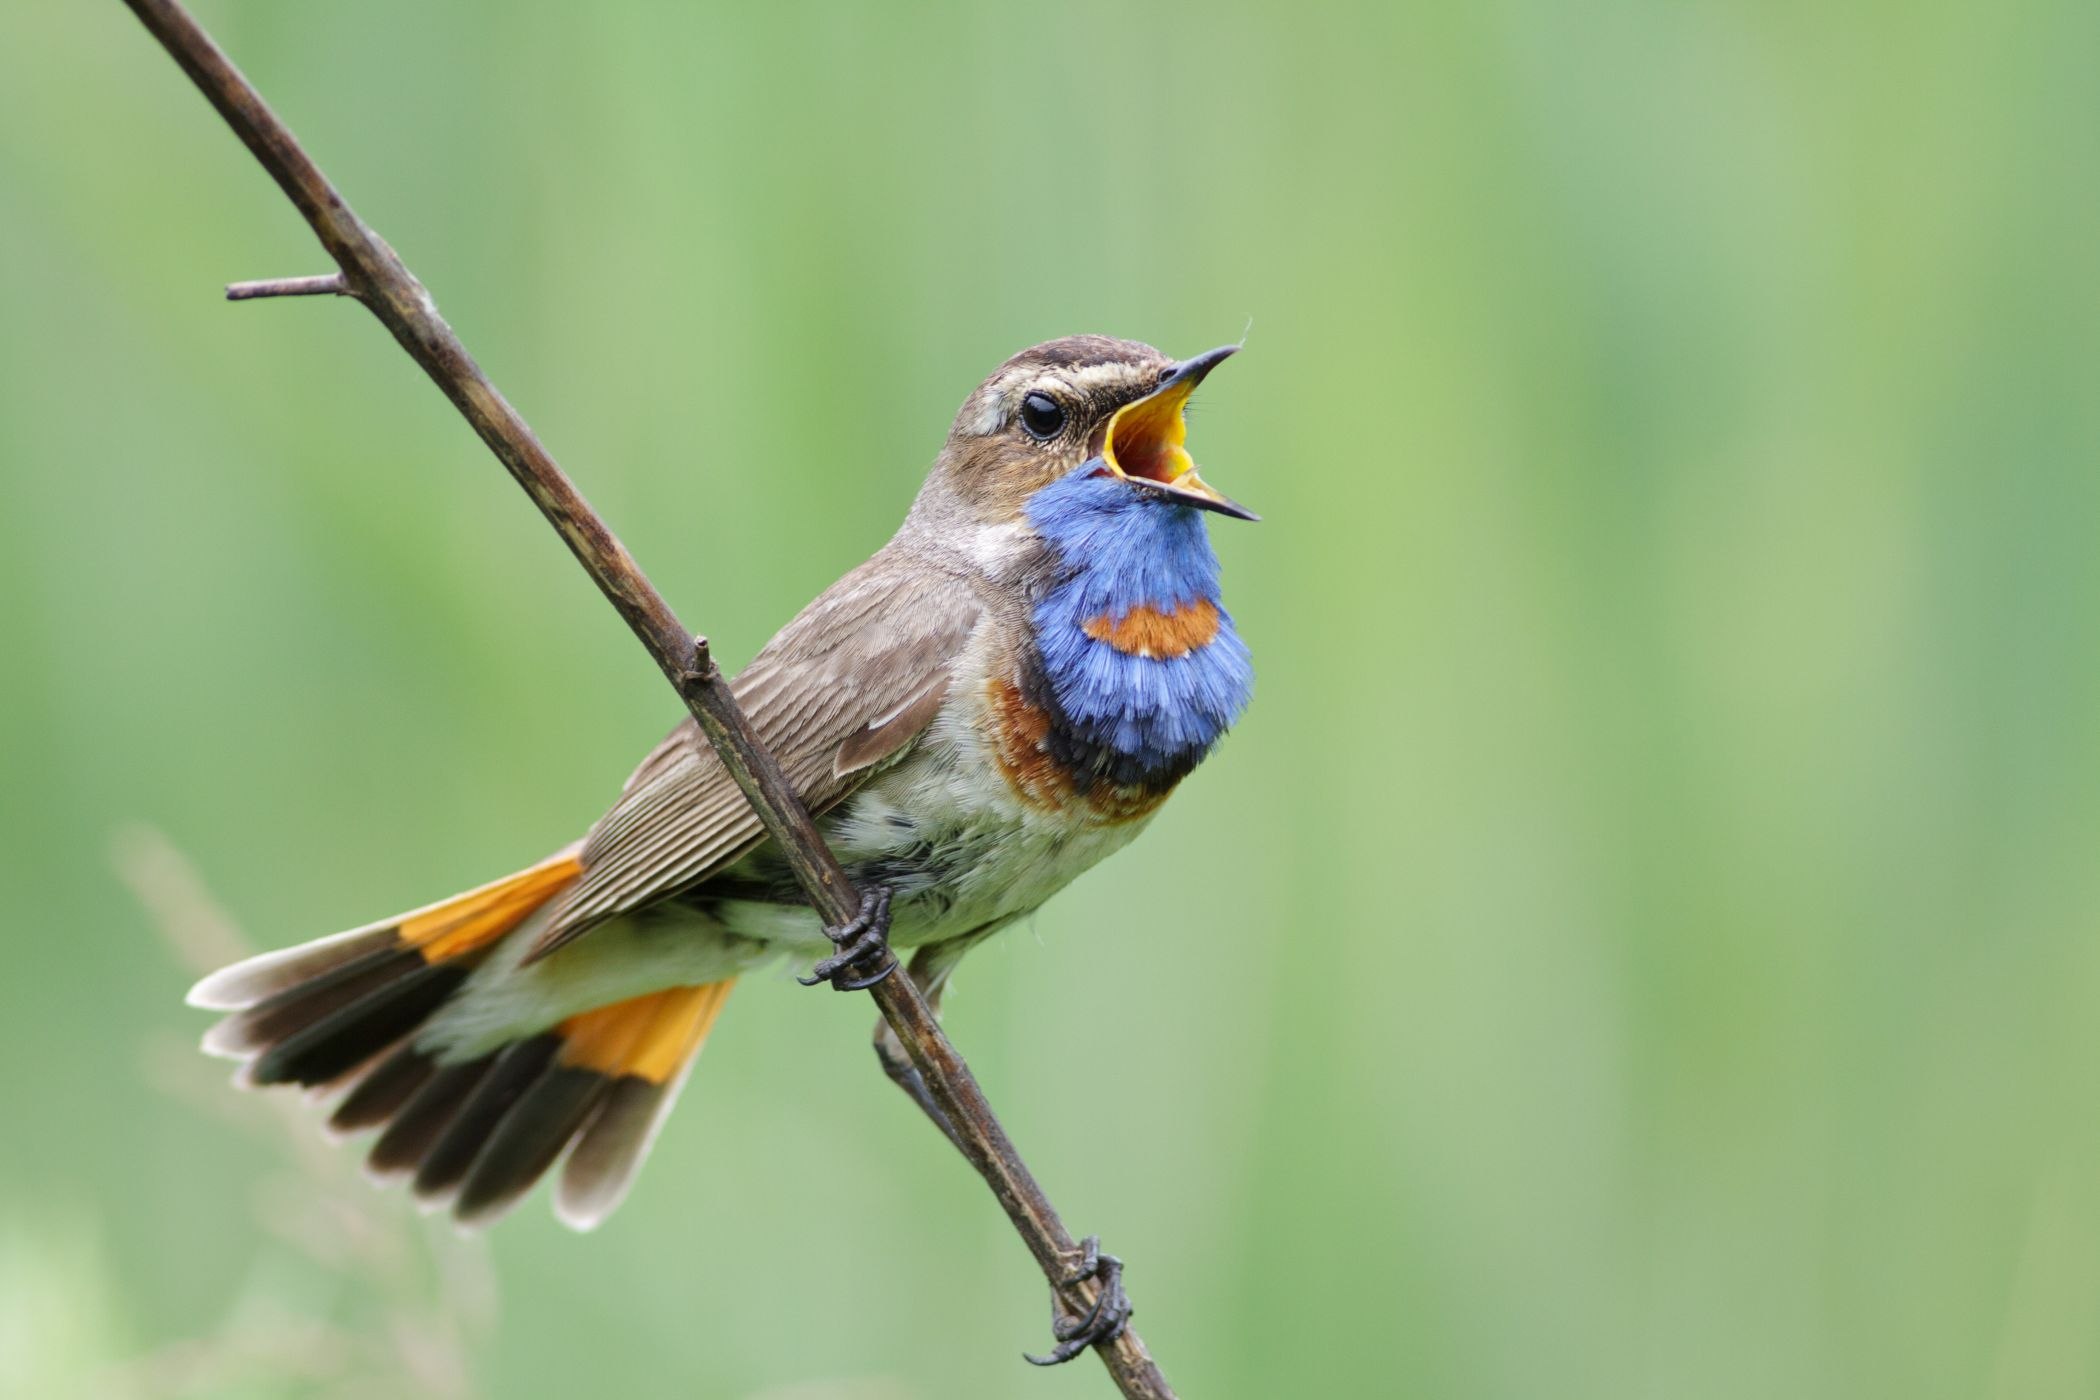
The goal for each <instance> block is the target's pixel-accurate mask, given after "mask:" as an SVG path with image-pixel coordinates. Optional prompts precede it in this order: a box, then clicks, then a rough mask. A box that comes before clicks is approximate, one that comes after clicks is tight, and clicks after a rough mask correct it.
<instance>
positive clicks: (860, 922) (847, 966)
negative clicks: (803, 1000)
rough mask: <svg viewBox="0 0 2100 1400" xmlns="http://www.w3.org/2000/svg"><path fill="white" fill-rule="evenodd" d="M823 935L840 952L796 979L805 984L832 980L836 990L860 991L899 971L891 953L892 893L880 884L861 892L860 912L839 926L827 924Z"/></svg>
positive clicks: (894, 957)
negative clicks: (833, 926) (806, 974)
mask: <svg viewBox="0 0 2100 1400" xmlns="http://www.w3.org/2000/svg"><path fill="white" fill-rule="evenodd" d="M824 936H825V937H826V938H828V939H830V940H831V941H832V944H833V946H835V947H836V948H837V949H838V951H837V952H836V953H833V954H832V955H831V956H830V957H828V958H826V959H824V960H823V961H822V962H820V963H818V964H817V965H816V966H815V967H813V968H811V969H810V970H809V976H807V977H797V978H796V979H795V980H796V981H797V982H800V983H801V984H802V985H803V986H805V987H814V986H816V985H817V984H818V983H819V982H829V983H830V984H831V985H832V987H833V988H834V989H835V990H837V991H841V992H858V991H863V990H865V989H866V988H869V987H872V986H874V985H875V984H876V983H877V982H880V981H882V980H884V979H885V978H887V977H888V976H889V975H890V974H891V973H893V972H895V971H896V970H897V958H896V955H895V954H893V953H891V952H890V892H889V891H888V890H886V889H883V888H881V887H880V886H878V887H876V888H874V889H871V890H869V891H867V892H866V893H865V894H863V895H861V897H860V912H859V913H858V914H856V915H854V916H853V918H852V919H851V920H850V921H849V922H847V923H845V924H842V925H840V926H839V927H837V928H832V927H830V926H828V925H827V926H826V927H825V929H824Z"/></svg>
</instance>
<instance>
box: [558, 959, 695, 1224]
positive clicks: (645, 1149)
mask: <svg viewBox="0 0 2100 1400" xmlns="http://www.w3.org/2000/svg"><path fill="white" fill-rule="evenodd" d="M735 985H736V979H734V978H729V979H727V980H725V981H721V982H709V983H705V984H703V985H701V986H697V987H673V988H670V989H669V990H667V991H662V992H657V993H654V994H653V995H651V996H646V997H636V998H635V999H634V1000H633V1001H628V1002H621V1003H619V1004H618V1005H615V1006H609V1007H601V1008H600V1009H598V1010H597V1011H593V1012H589V1013H587V1014H585V1015H583V1016H578V1017H575V1018H573V1019H572V1020H570V1021H568V1022H565V1023H564V1024H563V1029H564V1030H565V1031H567V1032H568V1033H569V1035H570V1036H571V1040H570V1042H569V1046H568V1047H565V1052H564V1053H565V1056H567V1055H568V1054H569V1053H570V1052H571V1051H573V1054H574V1059H575V1062H576V1063H578V1064H579V1065H581V1066H583V1067H586V1068H591V1069H595V1070H596V1071H598V1072H599V1073H600V1074H602V1075H603V1076H604V1077H605V1080H606V1088H605V1093H604V1099H605V1102H604V1106H603V1107H602V1108H601V1109H599V1111H598V1113H597V1114H596V1116H594V1117H593V1118H592V1119H591V1120H590V1121H589V1123H588V1124H586V1125H585V1127H584V1128H583V1130H582V1132H581V1133H580V1134H579V1135H578V1136H577V1139H576V1145H575V1147H574V1148H573V1149H572V1150H571V1151H570V1153H569V1159H568V1161H567V1162H566V1163H565V1164H564V1165H563V1167H562V1179H561V1186H560V1188H559V1189H558V1190H557V1191H556V1193H555V1197H554V1213H555V1214H556V1215H557V1216H559V1217H560V1218H561V1221H562V1223H563V1224H565V1225H567V1226H569V1227H570V1228H571V1229H576V1230H592V1229H596V1228H597V1227H598V1226H599V1225H601V1224H603V1223H604V1222H605V1218H606V1217H607V1216H609V1215H611V1214H612V1213H613V1211H614V1209H615V1208H617V1207H618V1206H619V1204H620V1202H621V1201H622V1200H624V1199H625V1198H626V1195H627V1188H628V1187H629V1186H631V1185H632V1184H633V1183H634V1174H635V1173H636V1172H637V1171H638V1170H640V1168H641V1165H642V1159H643V1158H644V1157H646V1156H648V1155H649V1149H650V1147H651V1146H652V1145H654V1143H655V1141H656V1134H657V1132H658V1130H659V1129H661V1128H662V1126H663V1120H664V1117H665V1115H667V1114H668V1113H669V1112H670V1111H671V1105H672V1104H674V1103H676V1102H677V1101H678V1091H679V1090H680V1089H681V1088H683V1087H684V1085H685V1077H686V1075H687V1073H689V1072H690V1071H691V1069H692V1067H693V1062H694V1061H695V1060H696V1059H698V1058H699V1054H700V1047H701V1046H703V1045H705V1044H706V1043H707V1036H708V1032H710V1031H712V1030H713V1029H714V1024H715V1018H716V1017H718V1016H720V1015H721V1014H722V1005H723V1003H724V1002H726V1001H727V1000H728V999H729V989H730V988H731V987H733V986H735ZM628 1024H633V1025H636V1026H637V1027H638V1029H637V1031H636V1032H635V1033H634V1035H633V1036H632V1038H627V1037H624V1036H622V1035H621V1034H620V1031H621V1028H622V1027H623V1026H625V1025H628Z"/></svg>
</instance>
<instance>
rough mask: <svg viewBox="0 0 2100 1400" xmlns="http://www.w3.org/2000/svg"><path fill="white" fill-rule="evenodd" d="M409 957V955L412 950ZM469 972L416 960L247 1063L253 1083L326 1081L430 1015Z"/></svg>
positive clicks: (466, 967)
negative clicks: (416, 962)
mask: <svg viewBox="0 0 2100 1400" xmlns="http://www.w3.org/2000/svg"><path fill="white" fill-rule="evenodd" d="M411 956H412V955H411ZM471 971H473V968H472V966H471V965H470V964H469V962H468V960H466V959H460V960H456V961H453V962H446V963H427V964H418V965H417V966H415V967H413V968H411V969H410V970H409V971H407V972H403V973H396V974H394V975H393V976H392V977H391V978H390V980H387V981H385V982H383V983H381V984H380V985H379V986H376V987H374V988H372V989H371V990H370V991H368V992H366V993H365V994H364V995H363V996H361V997H358V998H356V999H355V1000H353V1001H351V1002H350V1003H349V1004H347V1005H344V1006H339V1007H337V1008H336V1009H335V1010H333V1011H330V1012H328V1013H326V1014H325V1015H323V1016H321V1017H320V1018H319V1019H318V1020H316V1021H313V1022H312V1023H310V1024H308V1025H306V1026H302V1027H301V1028H300V1029H298V1030H296V1031H294V1032H292V1034H290V1035H288V1036H286V1037H284V1039H282V1040H280V1041H278V1042H276V1043H275V1044H274V1045H272V1046H270V1048H269V1049H267V1050H265V1051H263V1052H262V1053H261V1054H259V1055H257V1056H256V1057H255V1058H254V1059H253V1060H251V1061H250V1062H249V1065H248V1080H249V1082H250V1083H252V1084H308V1085H315V1084H326V1083H327V1082H328V1081H329V1080H331V1079H336V1078H339V1077H340V1076H342V1075H344V1074H347V1073H348V1072H349V1071H351V1070H353V1069H355V1068H357V1066H358V1065H359V1064H361V1063H363V1062H364V1061H366V1060H368V1059H370V1058H371V1057H372V1056H373V1055H375V1054H377V1053H378V1052H379V1051H381V1050H383V1049H385V1048H386V1047H387V1046H389V1045H391V1044H393V1043H394V1042H395V1041H397V1040H399V1039H400V1038H401V1037H402V1036H404V1035H407V1034H408V1033H409V1032H410V1031H412V1030H414V1029H415V1028H416V1027H418V1026H420V1025H422V1024H423V1022H425V1021H426V1020H428V1019H430V1013H431V1012H433V1011H435V1010H437V1009H438V1008H439V1007H440V1006H443V1005H444V1004H445V999H446V998H447V997H449V996H451V995H452V994H453V993H454V992H456V991H458V990H459V988H460V984H461V983H463V982H465V981H466V980H467V974H468V973H469V972H471Z"/></svg>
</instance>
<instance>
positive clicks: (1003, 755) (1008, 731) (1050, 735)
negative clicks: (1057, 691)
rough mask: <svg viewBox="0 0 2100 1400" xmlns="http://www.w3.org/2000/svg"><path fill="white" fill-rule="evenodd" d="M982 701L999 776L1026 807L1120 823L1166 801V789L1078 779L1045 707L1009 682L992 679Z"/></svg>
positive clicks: (1146, 812)
mask: <svg viewBox="0 0 2100 1400" xmlns="http://www.w3.org/2000/svg"><path fill="white" fill-rule="evenodd" d="M986 700H987V701H988V702H989V708H990V712H991V721H992V723H991V730H992V752H993V755H994V757H995V758H996V760H997V762H998V765H999V773H1000V776H1001V777H1003V778H1005V779H1006V783H1007V786H1009V787H1010V788H1012V789H1013V791H1014V794H1015V795H1016V796H1018V797H1019V798H1020V799H1021V800H1022V801H1023V802H1025V803H1027V804H1028V805H1029V806H1031V807H1034V808H1037V809H1038V810H1041V811H1046V812H1061V813H1067V814H1069V815H1071V816H1074V817H1080V818H1085V819H1089V820H1092V821H1097V822H1103V823H1107V824H1110V825H1119V824H1121V823H1123V822H1130V821H1137V820H1138V819H1140V818H1142V817H1147V816H1150V815H1151V814H1152V810H1153V809H1154V808H1156V807H1157V806H1159V804H1160V803H1162V802H1164V801H1166V800H1167V793H1168V791H1170V790H1171V788H1161V789H1158V790H1154V789H1152V788H1149V787H1142V786H1140V787H1126V786H1122V785H1119V784H1116V783H1110V782H1106V781H1103V780H1099V779H1094V780H1091V781H1086V782H1084V783H1082V777H1083V775H1082V774H1080V773H1078V772H1075V771H1074V770H1073V767H1072V765H1071V764H1070V763H1068V762H1067V761H1066V760H1065V759H1064V758H1063V757H1061V756H1060V750H1061V748H1063V747H1065V746H1063V745H1060V744H1059V742H1058V735H1057V733H1056V727H1055V724H1054V722H1053V719H1052V717H1051V715H1050V714H1049V712H1047V711H1046V710H1044V709H1043V708H1041V707H1040V706H1037V705H1033V704H1030V703H1029V701H1028V697H1027V696H1025V695H1023V694H1022V693H1021V688H1020V687H1019V686H1017V685H1015V684H1014V683H1013V682H1012V681H1008V680H993V681H992V682H991V683H990V684H989V685H988V686H987V687H986Z"/></svg>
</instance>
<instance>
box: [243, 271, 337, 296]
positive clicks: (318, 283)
mask: <svg viewBox="0 0 2100 1400" xmlns="http://www.w3.org/2000/svg"><path fill="white" fill-rule="evenodd" d="M355 295H356V293H355V292H353V291H351V290H350V284H349V283H348V282H345V281H344V280H343V274H342V273H340V272H324V273H322V274H321V275H320V276H319V277H265V278H263V279H262V280H260V281H257V282H236V283H234V284H233V285H232V286H230V287H228V288H227V289H226V300H228V301H255V300H258V299H259V298H262V297H347V296H355Z"/></svg>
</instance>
